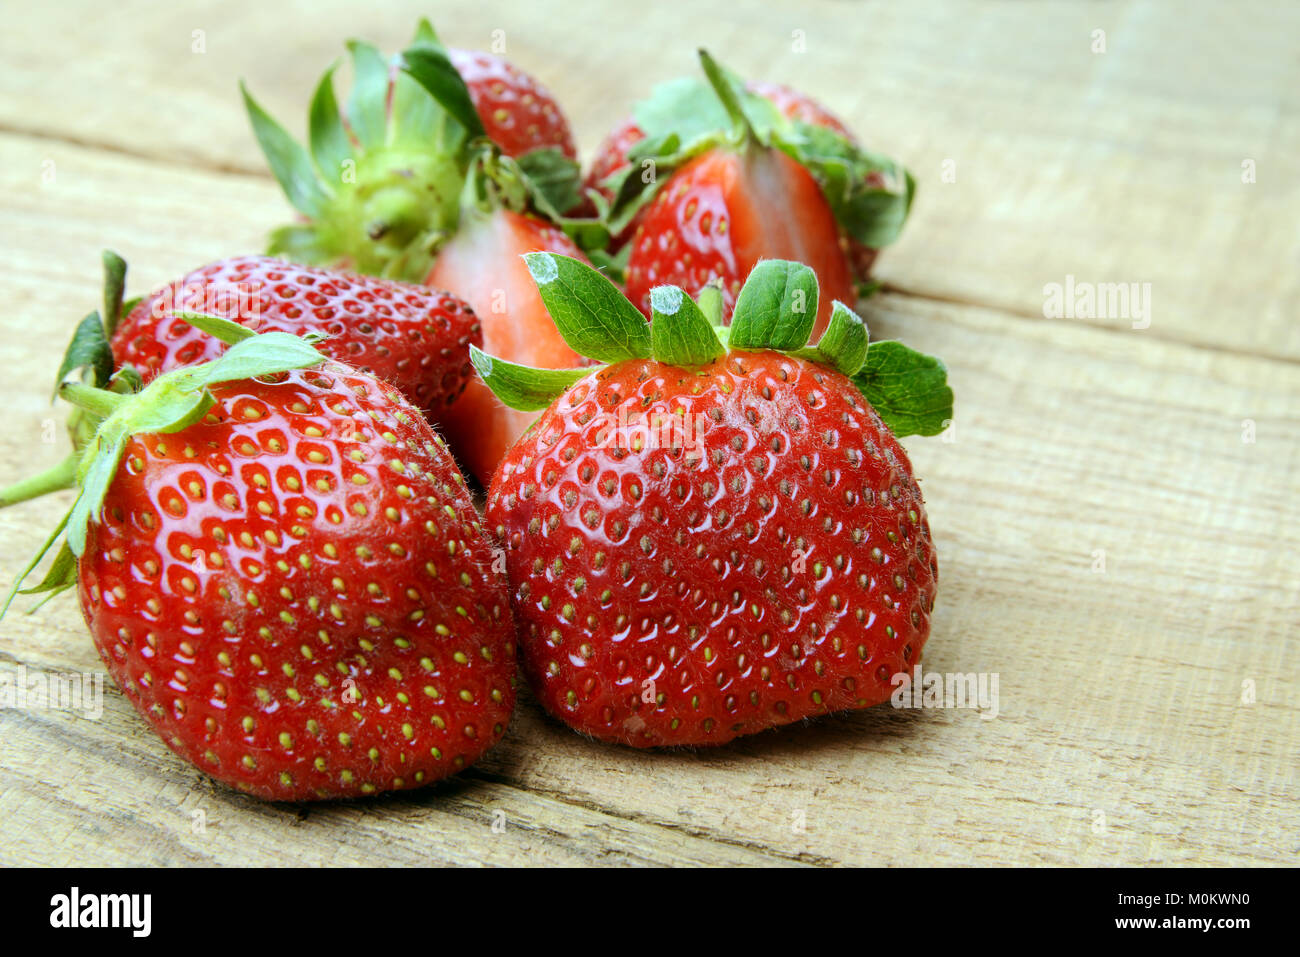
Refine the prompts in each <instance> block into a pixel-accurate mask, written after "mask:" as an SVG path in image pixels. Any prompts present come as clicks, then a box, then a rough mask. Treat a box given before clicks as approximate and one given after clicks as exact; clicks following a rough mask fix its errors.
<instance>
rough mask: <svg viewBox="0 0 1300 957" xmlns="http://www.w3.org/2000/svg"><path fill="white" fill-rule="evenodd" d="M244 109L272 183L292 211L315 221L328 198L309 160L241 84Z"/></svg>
mask: <svg viewBox="0 0 1300 957" xmlns="http://www.w3.org/2000/svg"><path fill="white" fill-rule="evenodd" d="M239 89H240V91H241V92H242V93H243V94H244V106H245V107H246V108H247V110H248V119H249V121H250V122H251V123H252V124H253V135H254V136H256V137H257V142H258V143H259V144H260V145H261V147H262V152H263V153H264V154H266V161H267V163H268V164H269V165H270V167H271V172H272V174H274V176H275V178H276V181H277V182H278V183H279V184H280V188H281V189H283V190H284V195H285V196H287V197H288V199H289V202H290V203H292V204H293V207H294V209H296V210H298V211H299V212H300V213H302V214H303V215H304V216H307V217H308V218H310V219H316V218H317V217H319V216H320V215H321V214H322V213H323V212H324V211H325V208H326V205H327V204H328V202H329V195H328V194H327V193H326V191H325V188H324V187H323V186H322V185H321V182H320V180H319V179H318V178H317V175H316V166H315V164H314V163H313V162H312V158H311V156H310V155H309V154H308V153H307V151H306V150H305V149H304V148H303V147H302V146H301V145H300V144H298V143H296V142H294V139H293V137H292V136H290V135H289V134H288V132H286V131H285V129H284V127H282V126H281V125H280V124H279V123H277V122H276V121H275V120H273V119H272V118H271V116H270V114H268V113H267V112H266V111H265V110H264V109H262V107H261V106H260V105H258V103H257V101H256V100H254V99H253V97H252V95H251V94H250V93H249V92H248V88H247V87H245V86H244V84H243V83H242V82H241V83H240V84H239Z"/></svg>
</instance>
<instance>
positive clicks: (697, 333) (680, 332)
mask: <svg viewBox="0 0 1300 957" xmlns="http://www.w3.org/2000/svg"><path fill="white" fill-rule="evenodd" d="M650 314H651V317H652V318H651V323H650V348H651V351H652V353H653V355H654V358H656V359H658V360H659V361H660V362H666V363H668V364H669V365H676V366H702V365H705V364H706V363H709V362H712V361H713V360H714V359H720V358H722V357H723V356H724V355H726V354H727V351H726V349H724V348H723V347H722V343H721V342H719V341H718V336H717V333H715V332H714V331H713V326H712V325H711V324H710V322H709V320H708V317H707V316H706V315H705V314H704V312H703V310H701V309H700V306H699V305H698V304H697V303H696V302H695V300H693V299H692V298H691V297H690V296H688V295H686V293H685V292H684V291H683V290H682V289H681V288H679V287H678V286H656V287H655V288H654V289H651V290H650Z"/></svg>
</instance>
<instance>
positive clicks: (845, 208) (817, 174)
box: [583, 77, 914, 288]
mask: <svg viewBox="0 0 1300 957" xmlns="http://www.w3.org/2000/svg"><path fill="white" fill-rule="evenodd" d="M728 79H729V80H730V82H731V85H732V86H733V88H735V90H736V93H737V95H738V96H740V98H741V105H742V107H743V108H744V112H745V114H746V116H747V118H748V119H749V120H750V121H751V122H756V123H757V124H758V126H759V128H760V129H761V131H762V135H763V137H764V138H771V140H772V142H773V145H778V146H780V147H781V148H782V149H783V150H785V151H786V152H787V153H788V154H790V155H791V156H793V157H795V158H796V159H797V160H798V161H799V162H800V164H801V165H803V166H804V167H806V168H807V169H808V170H809V171H810V173H812V175H813V177H814V178H815V179H816V180H817V181H818V183H819V185H820V186H821V187H822V191H823V192H824V193H825V194H826V197H827V200H828V201H829V202H830V203H831V206H832V209H833V211H834V213H835V217H836V219H837V221H838V222H839V233H840V240H839V241H840V245H841V248H842V249H843V251H844V253H845V255H846V256H847V259H848V262H849V264H850V272H851V274H852V275H853V277H854V279H855V280H856V281H857V282H858V283H859V284H860V285H862V286H863V287H864V288H865V285H866V282H867V280H868V278H869V274H870V271H871V267H872V265H873V264H874V262H875V259H876V254H877V248H876V247H878V246H879V245H884V244H886V243H888V242H891V241H893V239H894V238H895V237H896V235H897V232H898V230H899V229H900V228H901V226H902V222H903V220H904V219H905V217H906V214H907V209H908V207H909V206H910V202H911V194H912V190H913V188H914V184H913V182H912V180H911V178H910V177H909V176H908V175H907V173H906V171H904V170H902V169H901V167H897V166H896V164H893V163H892V162H891V161H889V160H886V159H884V158H883V157H876V156H872V155H871V154H869V153H866V152H865V151H864V150H862V149H861V148H860V146H859V145H858V143H857V140H856V138H855V137H854V136H853V134H852V133H851V132H850V131H849V129H848V128H847V127H846V126H845V125H844V123H843V121H841V120H840V119H839V118H838V117H837V116H835V115H834V114H833V113H831V112H830V111H829V110H827V109H826V108H825V107H823V106H822V105H821V104H820V103H818V102H817V101H816V100H814V99H812V98H811V97H809V96H806V95H805V94H802V93H800V92H798V91H796V90H793V89H791V88H789V87H786V86H782V85H780V84H776V83H763V82H749V83H746V84H744V86H743V91H742V88H741V87H740V85H739V84H740V81H738V80H735V79H734V78H730V77H728ZM715 98H716V96H715V94H714V93H713V92H711V91H710V90H709V88H708V87H706V86H705V85H703V84H701V83H698V82H695V81H689V80H678V81H674V82H673V83H669V84H665V85H664V86H662V87H661V88H659V89H658V90H656V92H655V94H654V96H652V97H651V99H650V100H648V101H646V102H645V103H643V104H638V106H637V109H636V110H635V111H634V115H633V116H631V117H629V118H627V119H625V120H624V121H623V122H622V123H620V124H619V125H618V126H616V127H615V128H614V129H613V130H612V131H611V132H610V134H609V135H608V136H607V137H606V138H605V140H604V141H603V142H602V143H601V145H600V146H599V147H598V149H597V151H596V155H595V157H594V159H593V160H592V164H591V167H590V169H589V170H588V173H587V175H586V177H585V178H584V181H583V189H584V193H585V192H587V191H591V190H594V191H595V192H596V193H598V194H599V195H600V196H601V197H602V198H603V199H604V201H605V203H606V204H607V205H610V206H612V207H613V215H612V217H611V225H612V226H613V227H614V229H615V237H614V240H613V248H614V249H618V248H620V247H622V246H623V245H624V244H625V243H627V242H628V241H630V240H631V239H632V238H633V236H635V234H636V230H637V228H638V227H639V226H640V225H642V224H643V223H644V222H645V217H646V205H645V204H646V203H647V202H648V200H647V196H648V195H649V194H652V193H653V192H654V186H653V184H650V185H649V187H648V188H646V189H643V190H636V189H633V190H630V191H629V190H628V189H626V183H625V180H626V178H627V177H629V176H635V175H638V172H639V171H640V169H641V167H642V166H643V165H644V164H645V163H646V161H647V160H650V159H652V160H653V162H654V165H655V166H656V167H659V168H660V169H662V168H663V167H664V166H665V165H666V166H668V167H669V169H670V170H671V168H672V167H674V166H675V165H677V164H679V163H680V162H682V161H684V160H689V159H690V158H692V157H693V156H695V155H698V153H699V151H700V146H701V143H702V142H704V143H707V142H708V141H709V139H710V132H709V131H710V129H712V131H713V133H712V136H713V138H714V139H716V136H717V133H718V131H721V130H724V129H725V128H726V126H727V124H728V117H727V116H726V115H725V114H724V113H722V112H720V111H718V110H717V108H716V106H715V104H714V103H713V102H712V101H713V100H714V99H715ZM762 107H765V108H766V109H764V108H762ZM732 122H734V120H733V121H732ZM647 129H648V130H649V132H648V133H647ZM647 136H649V137H651V138H652V139H655V140H657V141H662V140H663V139H664V138H666V137H669V136H675V137H676V141H675V142H676V146H675V147H674V148H673V149H667V150H663V151H655V150H649V154H648V155H646V156H639V155H638V156H637V157H636V158H637V162H638V169H631V168H630V167H631V165H632V163H631V154H632V153H633V151H634V150H638V149H639V150H641V151H646V150H647V144H646V143H645V142H644V141H645V140H646V139H647ZM656 153H657V155H655V154H656ZM851 178H855V179H854V181H850V180H851ZM895 179H896V180H899V181H900V187H901V192H895V191H893V190H891V188H890V186H889V184H890V181H891V180H895ZM620 194H622V195H621V196H620ZM647 231H650V230H647ZM868 238H869V239H871V240H872V242H873V243H874V244H875V245H872V244H869V243H867V242H865V241H864V239H868ZM771 255H783V253H782V252H781V251H779V250H775V251H773V252H772V253H771ZM744 274H745V272H744V270H741V275H742V276H743V275H744Z"/></svg>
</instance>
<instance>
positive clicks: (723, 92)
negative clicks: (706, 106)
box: [699, 47, 758, 147]
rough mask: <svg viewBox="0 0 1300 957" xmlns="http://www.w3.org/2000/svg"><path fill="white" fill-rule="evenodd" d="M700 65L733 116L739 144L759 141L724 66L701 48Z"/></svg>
mask: <svg viewBox="0 0 1300 957" xmlns="http://www.w3.org/2000/svg"><path fill="white" fill-rule="evenodd" d="M699 53H700V66H702V67H703V68H704V76H705V77H706V78H707V79H708V81H709V86H711V87H712V88H713V92H714V94H715V95H716V96H717V97H718V100H719V102H721V103H722V108H723V109H724V110H726V111H727V116H728V117H730V118H731V123H732V127H733V135H734V136H735V137H736V141H737V145H738V146H741V147H747V146H751V145H752V144H754V143H757V142H758V136H757V134H755V133H754V127H753V126H752V125H751V124H750V122H749V117H748V116H746V115H745V110H744V107H742V106H741V105H740V97H738V96H737V95H736V88H735V87H734V86H732V85H731V81H730V80H729V79H728V78H727V75H726V74H725V73H723V72H722V67H720V66H718V61H717V60H715V59H713V57H711V56H710V55H709V51H708V50H706V49H704V48H703V47H701V48H700V51H699Z"/></svg>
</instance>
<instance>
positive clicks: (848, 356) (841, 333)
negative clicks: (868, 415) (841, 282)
mask: <svg viewBox="0 0 1300 957" xmlns="http://www.w3.org/2000/svg"><path fill="white" fill-rule="evenodd" d="M867 344H868V336H867V324H866V323H865V322H863V321H862V317H861V316H859V315H858V314H857V313H856V312H854V311H853V310H852V309H850V308H849V307H848V306H846V305H844V303H842V302H840V301H839V300H838V299H836V300H835V302H834V304H833V305H832V307H831V321H830V324H829V325H828V326H827V327H826V331H825V332H823V333H822V337H821V340H820V341H819V342H818V343H817V352H818V353H819V355H820V357H821V361H823V362H825V363H826V364H827V365H832V366H834V367H835V368H836V369H837V370H839V371H840V372H842V373H844V374H845V375H846V376H849V377H850V378H852V377H853V376H855V375H857V373H858V370H859V369H861V368H862V365H863V363H865V362H866V361H867Z"/></svg>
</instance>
